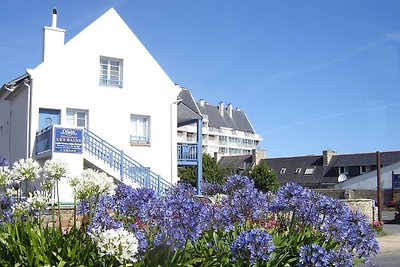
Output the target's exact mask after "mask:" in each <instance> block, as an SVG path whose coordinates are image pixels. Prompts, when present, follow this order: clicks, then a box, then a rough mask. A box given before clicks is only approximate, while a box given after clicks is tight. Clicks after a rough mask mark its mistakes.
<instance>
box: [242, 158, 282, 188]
mask: <svg viewBox="0 0 400 267" xmlns="http://www.w3.org/2000/svg"><path fill="white" fill-rule="evenodd" d="M245 175H246V176H247V177H249V178H251V179H253V181H254V185H255V186H256V187H257V188H258V189H260V190H262V191H272V192H275V191H276V190H278V188H279V181H278V178H277V177H276V174H275V172H274V171H273V170H271V169H270V168H268V166H267V163H265V162H264V161H261V162H260V163H259V164H258V165H254V166H253V167H250V168H248V169H247V170H246V171H245Z"/></svg>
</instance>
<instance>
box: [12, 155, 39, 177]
mask: <svg viewBox="0 0 400 267" xmlns="http://www.w3.org/2000/svg"><path fill="white" fill-rule="evenodd" d="M41 171H42V168H41V167H40V165H39V163H37V162H36V161H34V160H33V159H31V158H27V159H20V160H19V161H17V162H15V163H14V165H13V169H12V171H11V175H12V177H13V179H14V181H15V182H22V181H33V180H35V179H37V178H39V176H40V172H41Z"/></svg>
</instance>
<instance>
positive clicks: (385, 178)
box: [335, 162, 400, 190]
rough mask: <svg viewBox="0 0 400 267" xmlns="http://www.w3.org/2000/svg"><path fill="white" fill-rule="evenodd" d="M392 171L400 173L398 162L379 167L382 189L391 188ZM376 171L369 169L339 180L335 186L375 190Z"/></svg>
mask: <svg viewBox="0 0 400 267" xmlns="http://www.w3.org/2000/svg"><path fill="white" fill-rule="evenodd" d="M392 172H394V173H400V162H398V163H395V164H391V165H388V166H385V167H382V168H381V181H382V189H392ZM376 177H377V171H376V170H374V171H370V172H367V173H365V174H362V175H359V176H357V177H354V178H351V179H349V180H346V181H344V182H341V183H339V184H337V185H336V186H335V188H340V189H364V190H376V187H377V178H376Z"/></svg>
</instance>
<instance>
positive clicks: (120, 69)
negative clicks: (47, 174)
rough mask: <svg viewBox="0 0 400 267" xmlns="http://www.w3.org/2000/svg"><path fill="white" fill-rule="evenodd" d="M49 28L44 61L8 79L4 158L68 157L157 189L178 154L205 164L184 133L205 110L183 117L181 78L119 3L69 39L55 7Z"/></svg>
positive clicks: (1, 121) (0, 130)
mask: <svg viewBox="0 0 400 267" xmlns="http://www.w3.org/2000/svg"><path fill="white" fill-rule="evenodd" d="M43 33H44V39H43V40H44V43H43V62H42V63H41V64H39V65H38V66H37V67H35V68H34V69H29V70H27V71H26V73H25V74H23V75H22V76H20V77H18V78H16V79H14V80H12V81H10V82H7V83H6V84H4V85H3V86H2V87H1V88H0V157H2V158H4V159H3V160H2V161H5V160H6V161H7V162H8V163H10V164H11V165H12V163H13V162H15V161H16V160H18V159H20V158H27V157H33V158H35V159H36V160H38V161H40V162H41V163H43V162H44V161H45V160H46V159H50V158H61V159H63V160H66V161H68V162H69V163H70V165H71V164H72V166H71V168H72V169H73V170H74V172H75V173H76V174H79V173H80V172H81V170H82V169H83V168H87V167H92V168H97V169H100V170H104V171H107V172H108V173H109V174H110V175H112V176H113V177H114V178H116V179H118V180H120V181H123V182H127V181H130V182H133V183H134V184H136V185H138V186H146V187H151V188H153V189H155V190H157V191H161V190H163V188H165V187H166V186H168V185H169V184H170V183H176V182H177V180H178V177H177V166H178V163H179V164H181V165H184V164H185V163H187V162H188V163H189V164H191V165H197V166H201V153H200V154H199V153H194V155H193V153H192V154H190V153H180V152H186V151H182V150H179V148H178V147H177V134H176V133H177V125H178V122H179V124H180V125H185V124H186V123H197V124H200V125H201V120H202V117H201V116H199V115H196V114H194V115H193V114H191V117H190V118H189V119H187V118H185V117H184V116H183V117H180V118H178V115H177V113H178V110H177V109H178V108H177V106H178V105H179V104H180V103H179V101H177V97H178V94H179V92H180V88H179V87H178V86H176V85H175V84H174V83H173V82H172V81H171V79H170V78H169V77H168V76H167V74H166V73H165V72H164V70H163V69H162V68H161V67H160V66H159V64H158V63H157V62H156V60H155V59H154V58H153V57H152V56H151V55H150V53H149V52H148V51H147V50H146V48H145V47H144V46H143V45H142V43H141V42H140V41H139V39H138V38H137V37H136V36H135V34H134V33H133V32H132V31H131V29H130V28H129V27H128V25H127V24H126V23H125V22H124V21H123V20H122V18H121V17H120V16H119V15H118V14H117V12H116V11H115V10H114V9H110V10H108V11H107V12H106V13H105V14H103V15H102V16H100V17H99V18H98V19H96V20H95V21H94V22H92V23H91V24H90V25H89V26H87V27H86V28H85V29H84V30H82V31H81V32H80V33H79V34H77V35H76V36H74V37H73V38H72V39H71V40H69V41H68V42H66V43H65V40H64V35H65V30H63V29H61V28H58V26H57V10H55V9H54V10H53V15H52V25H51V26H50V27H44V30H43ZM3 67H5V66H3ZM180 110H181V111H182V107H181V108H180ZM182 112H183V111H182ZM182 112H181V113H182ZM183 113H184V112H183ZM193 118H194V119H195V120H192V119H193ZM200 137H201V134H200ZM198 145H200V149H198V150H201V140H195V141H194V142H192V143H191V147H190V148H191V149H192V150H193V149H195V150H196V148H197V146H198ZM178 157H179V159H178ZM199 162H200V164H199ZM3 165H4V164H3ZM62 191H63V192H66V191H67V190H62ZM67 198H68V197H67V196H66V199H67Z"/></svg>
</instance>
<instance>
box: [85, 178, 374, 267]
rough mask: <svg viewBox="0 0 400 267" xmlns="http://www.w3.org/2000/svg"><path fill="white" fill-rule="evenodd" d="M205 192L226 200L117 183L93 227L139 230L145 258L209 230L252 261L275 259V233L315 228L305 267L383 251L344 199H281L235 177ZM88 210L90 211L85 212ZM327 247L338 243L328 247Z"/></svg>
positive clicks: (291, 194) (293, 188)
mask: <svg viewBox="0 0 400 267" xmlns="http://www.w3.org/2000/svg"><path fill="white" fill-rule="evenodd" d="M205 189H207V190H205V191H206V192H207V195H211V194H215V193H217V194H223V195H219V196H220V198H219V199H218V201H216V202H213V203H210V202H209V201H204V198H199V197H198V196H196V195H195V189H194V188H193V187H191V186H190V185H187V184H178V185H177V186H175V187H173V188H171V190H169V192H168V193H167V194H166V195H165V196H158V195H156V194H155V193H154V192H153V191H152V190H150V189H145V188H136V189H133V188H131V187H129V186H127V185H118V186H117V188H116V190H115V195H114V196H108V197H103V198H101V199H100V201H99V203H98V204H97V212H96V214H95V216H94V217H93V220H92V226H91V227H93V228H96V229H110V228H119V227H121V226H124V227H125V228H126V229H128V230H130V231H132V232H134V233H135V236H136V237H137V239H138V241H139V250H140V251H141V252H143V253H145V252H146V249H149V248H150V247H151V248H155V249H156V250H157V248H161V247H163V248H164V247H168V248H169V249H170V250H171V251H172V252H173V251H177V250H180V249H184V248H185V247H186V245H187V243H188V242H191V243H192V244H195V243H196V242H197V241H199V240H200V239H202V238H204V237H205V236H207V234H206V233H208V234H209V233H216V232H218V233H227V235H226V236H225V235H224V234H223V237H222V238H223V240H226V242H230V243H229V245H228V247H230V253H231V254H232V257H233V258H234V259H242V260H246V261H247V262H249V263H250V264H254V263H255V262H266V261H268V260H273V259H271V253H272V252H273V250H274V244H273V242H272V237H271V235H274V234H277V233H278V234H279V233H283V234H286V233H290V232H301V231H302V229H310V232H309V235H312V238H311V239H310V240H315V244H310V241H307V242H308V243H307V242H306V243H305V244H304V246H302V247H301V249H300V250H299V251H298V254H296V255H295V256H294V257H295V259H294V260H295V261H296V262H297V263H298V264H299V265H301V266H307V265H308V264H309V266H327V265H333V266H351V264H352V261H353V258H356V257H357V258H358V257H359V258H365V257H369V256H372V255H375V254H376V253H377V251H378V249H379V248H378V243H377V241H376V240H375V234H374V231H373V229H372V228H371V227H370V226H369V224H368V221H367V220H366V218H365V217H364V216H362V215H361V214H360V213H354V212H352V211H351V210H350V209H349V208H348V207H347V206H346V204H345V203H343V202H341V201H339V200H335V199H332V198H330V197H326V196H323V195H321V194H318V193H315V192H313V191H311V190H309V189H306V188H303V187H301V186H299V185H296V184H292V183H289V184H286V185H284V186H282V187H281V188H280V189H279V190H278V191H277V192H276V194H275V195H272V194H271V193H269V194H268V193H267V194H265V193H263V192H261V191H259V190H257V189H256V188H255V187H254V183H253V181H252V180H250V179H249V178H248V177H242V176H238V175H235V176H232V177H229V178H228V180H227V182H226V183H225V184H224V185H223V186H220V185H215V184H210V183H205ZM82 207H83V208H82V212H85V210H86V209H87V207H86V208H85V205H83V206H82ZM267 225H268V226H267ZM231 233H235V234H231ZM208 236H209V235H208ZM211 236H212V235H211ZM229 236H231V237H233V239H232V238H231V239H229ZM206 242H209V243H210V246H216V245H217V243H216V242H214V241H206ZM224 242H225V241H224ZM329 243H331V244H334V246H331V247H329V249H328V248H327V246H326V244H329ZM275 245H277V244H275ZM332 248H333V249H332Z"/></svg>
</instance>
